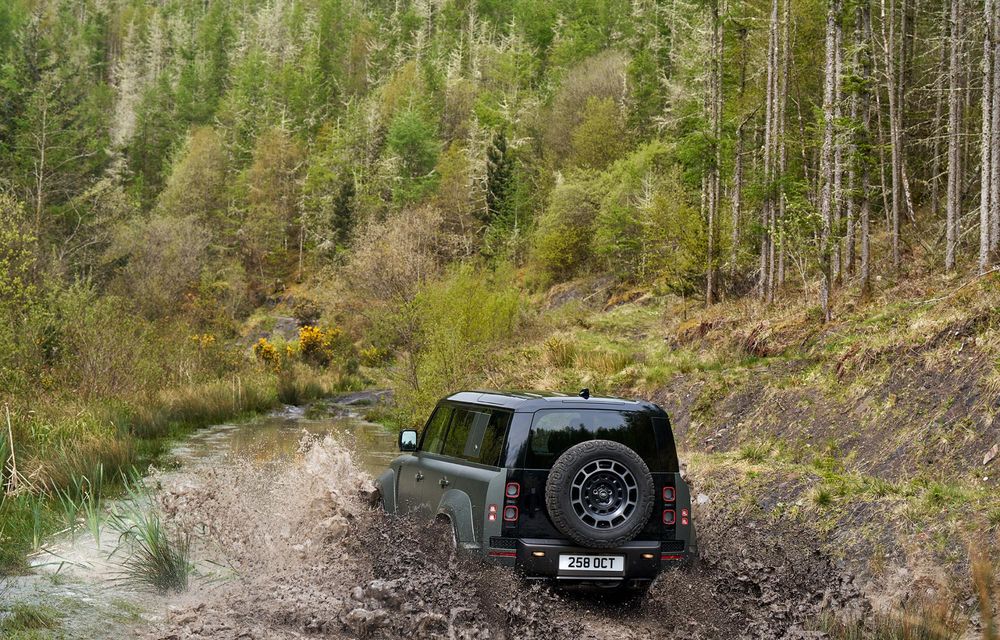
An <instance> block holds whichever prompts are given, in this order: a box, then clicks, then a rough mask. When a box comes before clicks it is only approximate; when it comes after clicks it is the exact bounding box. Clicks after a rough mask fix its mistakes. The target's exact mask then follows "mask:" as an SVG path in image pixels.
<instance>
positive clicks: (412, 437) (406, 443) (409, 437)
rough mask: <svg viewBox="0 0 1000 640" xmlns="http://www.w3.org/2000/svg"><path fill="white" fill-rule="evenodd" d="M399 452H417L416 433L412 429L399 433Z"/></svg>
mask: <svg viewBox="0 0 1000 640" xmlns="http://www.w3.org/2000/svg"><path fill="white" fill-rule="evenodd" d="M399 450H400V451H416V450H417V432H416V431H414V430H413V429H406V430H404V431H400V432H399Z"/></svg>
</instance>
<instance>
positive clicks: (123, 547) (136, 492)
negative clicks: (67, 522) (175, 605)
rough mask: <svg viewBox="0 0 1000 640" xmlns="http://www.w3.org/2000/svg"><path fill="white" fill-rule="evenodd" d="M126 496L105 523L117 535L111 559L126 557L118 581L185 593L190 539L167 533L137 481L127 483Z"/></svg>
mask: <svg viewBox="0 0 1000 640" xmlns="http://www.w3.org/2000/svg"><path fill="white" fill-rule="evenodd" d="M126 494H127V497H128V499H127V500H125V501H123V503H122V504H121V505H120V506H119V507H118V508H117V509H116V511H114V512H113V513H112V514H111V516H110V518H109V520H108V523H109V525H110V527H111V528H112V529H113V530H114V531H115V532H117V533H118V547H117V548H116V549H115V550H114V552H112V554H111V555H112V556H114V555H116V554H119V553H124V554H127V557H126V559H125V560H124V561H123V562H122V570H123V574H122V577H121V581H122V582H123V583H125V584H129V585H133V586H139V587H153V588H155V589H156V590H157V591H159V592H160V593H168V592H170V591H176V592H182V591H186V590H187V588H188V582H189V580H190V577H191V574H192V572H193V570H194V566H193V565H192V564H191V561H190V556H191V538H190V536H189V535H187V534H179V533H174V532H170V531H168V529H167V527H166V526H165V524H164V523H163V520H162V519H161V518H160V514H159V512H158V511H157V509H156V508H155V506H154V504H153V500H152V497H151V496H150V495H149V493H148V491H147V490H146V489H145V487H144V486H143V484H142V480H141V478H138V477H137V478H134V479H133V480H131V481H130V482H129V484H128V486H127V487H126Z"/></svg>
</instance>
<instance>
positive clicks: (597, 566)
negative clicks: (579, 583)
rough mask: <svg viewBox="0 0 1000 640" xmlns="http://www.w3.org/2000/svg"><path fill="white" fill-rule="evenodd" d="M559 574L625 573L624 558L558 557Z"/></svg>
mask: <svg viewBox="0 0 1000 640" xmlns="http://www.w3.org/2000/svg"><path fill="white" fill-rule="evenodd" d="M559 572H560V573H577V572H580V573H594V572H597V573H602V574H609V573H616V574H624V573H625V556H585V555H560V556H559Z"/></svg>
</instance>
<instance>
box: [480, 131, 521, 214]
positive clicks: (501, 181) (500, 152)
mask: <svg viewBox="0 0 1000 640" xmlns="http://www.w3.org/2000/svg"><path fill="white" fill-rule="evenodd" d="M513 174H514V163H513V159H512V158H511V157H510V151H509V150H508V149H507V136H506V134H505V133H504V132H503V130H502V129H501V130H498V131H497V132H496V133H494V134H493V139H492V141H491V143H490V146H489V147H488V148H487V149H486V210H485V214H486V215H485V219H484V220H483V222H484V223H486V224H490V223H491V222H493V221H494V220H498V219H501V218H503V217H505V216H506V214H507V213H508V212H507V204H508V197H509V195H510V191H511V187H512V181H513Z"/></svg>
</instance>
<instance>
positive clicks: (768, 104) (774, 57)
mask: <svg viewBox="0 0 1000 640" xmlns="http://www.w3.org/2000/svg"><path fill="white" fill-rule="evenodd" d="M767 35H768V40H767V91H766V95H765V99H764V108H765V115H764V185H765V194H764V203H763V210H762V211H761V223H762V239H761V244H760V296H761V298H762V299H764V300H766V301H767V302H772V301H773V300H774V287H775V276H776V274H775V264H774V263H775V251H774V237H775V222H776V218H775V196H774V190H775V177H776V175H775V174H776V172H775V161H776V150H777V144H776V143H777V141H776V138H777V136H776V133H777V122H778V0H771V15H770V19H769V21H768V30H767Z"/></svg>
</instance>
